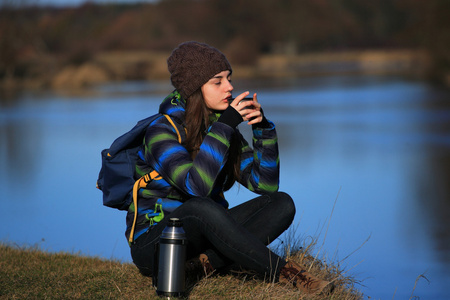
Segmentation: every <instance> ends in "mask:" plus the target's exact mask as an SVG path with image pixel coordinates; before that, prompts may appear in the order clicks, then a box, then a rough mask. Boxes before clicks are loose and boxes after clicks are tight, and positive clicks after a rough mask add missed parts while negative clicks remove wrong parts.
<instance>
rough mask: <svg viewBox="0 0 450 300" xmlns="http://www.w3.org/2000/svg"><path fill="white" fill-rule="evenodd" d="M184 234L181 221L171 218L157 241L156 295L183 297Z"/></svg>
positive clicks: (185, 242)
mask: <svg viewBox="0 0 450 300" xmlns="http://www.w3.org/2000/svg"><path fill="white" fill-rule="evenodd" d="M186 245H187V239H186V234H185V232H184V230H183V224H182V222H181V220H179V219H177V218H171V219H170V220H169V223H168V224H167V226H166V228H164V230H163V232H162V234H161V237H160V239H159V251H158V252H159V259H158V277H157V282H156V293H157V294H158V295H160V296H173V297H179V296H183V294H184V292H185V263H186Z"/></svg>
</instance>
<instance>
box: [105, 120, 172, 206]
mask: <svg viewBox="0 0 450 300" xmlns="http://www.w3.org/2000/svg"><path fill="white" fill-rule="evenodd" d="M160 116H162V114H156V115H153V116H151V117H148V118H146V119H143V120H141V121H139V122H138V123H137V124H136V125H135V126H134V127H133V129H131V130H130V131H128V132H127V133H125V134H123V135H122V136H120V137H118V138H117V139H116V140H115V141H114V142H113V143H112V144H111V147H110V148H109V149H104V150H103V151H102V152H101V156H102V167H101V169H100V173H99V174H98V179H97V188H98V189H99V190H101V191H102V192H103V205H105V206H108V207H112V208H117V209H119V210H128V207H129V206H130V204H131V202H133V190H135V191H134V192H135V193H136V194H137V190H138V189H139V188H140V187H144V186H146V184H147V183H148V182H149V181H151V180H153V179H155V178H156V177H158V176H159V174H158V173H157V172H156V171H153V172H151V173H149V174H146V175H144V176H142V177H141V178H140V179H138V180H137V181H136V180H135V179H134V175H135V168H136V162H137V159H138V152H139V150H141V149H142V148H143V140H144V137H145V132H146V130H147V128H148V126H149V125H150V124H151V123H152V122H153V121H154V120H155V119H157V118H159V117H160ZM164 116H165V117H166V118H167V120H169V122H170V123H171V124H172V126H173V127H174V128H175V130H176V132H177V134H178V139H179V140H180V139H181V138H180V133H179V132H178V129H177V127H176V126H175V124H174V123H173V121H172V119H171V118H170V117H169V116H168V115H164ZM135 197H136V195H135ZM136 207H137V206H136Z"/></svg>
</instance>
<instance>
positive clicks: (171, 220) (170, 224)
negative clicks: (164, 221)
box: [168, 218, 183, 227]
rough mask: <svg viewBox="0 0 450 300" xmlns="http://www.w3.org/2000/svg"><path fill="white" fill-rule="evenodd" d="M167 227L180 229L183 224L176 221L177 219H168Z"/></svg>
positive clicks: (178, 220)
mask: <svg viewBox="0 0 450 300" xmlns="http://www.w3.org/2000/svg"><path fill="white" fill-rule="evenodd" d="M168 225H169V226H172V227H182V226H183V222H181V220H180V219H178V218H170V219H169V224H168Z"/></svg>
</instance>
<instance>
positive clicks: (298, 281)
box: [279, 261, 334, 294]
mask: <svg viewBox="0 0 450 300" xmlns="http://www.w3.org/2000/svg"><path fill="white" fill-rule="evenodd" d="M279 281H280V282H282V283H289V284H293V285H294V287H295V288H297V289H299V290H301V291H303V292H305V293H308V294H319V293H323V294H329V293H331V292H332V291H333V289H334V285H333V284H332V283H331V282H329V281H326V280H322V279H319V278H317V277H315V276H314V275H312V274H310V273H309V272H307V271H306V270H305V269H304V268H303V267H301V266H300V265H299V264H297V263H296V262H294V261H288V263H287V264H286V265H285V266H284V267H283V268H281V270H280V279H279Z"/></svg>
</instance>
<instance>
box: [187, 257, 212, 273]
mask: <svg viewBox="0 0 450 300" xmlns="http://www.w3.org/2000/svg"><path fill="white" fill-rule="evenodd" d="M185 269H186V275H187V276H195V277H197V278H199V279H200V278H203V277H208V276H210V275H211V274H212V273H214V271H215V270H214V268H213V266H212V265H211V264H210V263H209V259H208V256H207V255H206V254H203V253H202V254H200V255H199V256H198V257H195V258H193V259H190V260H188V261H187V262H186V268H185Z"/></svg>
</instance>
